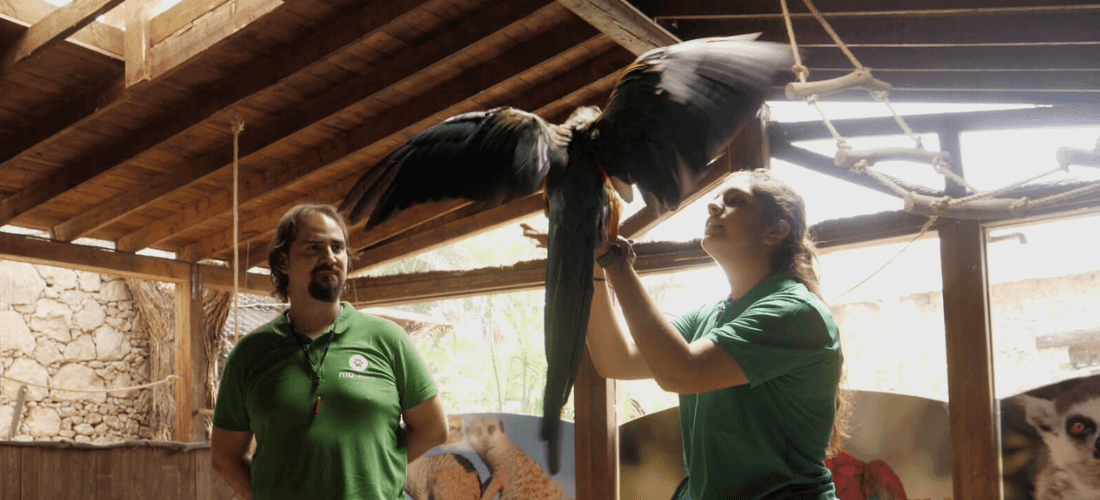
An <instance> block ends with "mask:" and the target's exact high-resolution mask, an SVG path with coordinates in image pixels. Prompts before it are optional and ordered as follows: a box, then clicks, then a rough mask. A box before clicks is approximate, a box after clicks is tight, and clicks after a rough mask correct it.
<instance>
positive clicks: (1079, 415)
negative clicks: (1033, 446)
mask: <svg viewBox="0 0 1100 500" xmlns="http://www.w3.org/2000/svg"><path fill="white" fill-rule="evenodd" d="M1010 401H1012V402H1013V403H1015V404H1018V405H1020V407H1021V408H1023V410H1024V412H1025V414H1026V419H1027V423H1028V424H1029V425H1031V426H1032V427H1034V428H1035V430H1036V432H1038V434H1039V436H1040V437H1042V439H1043V443H1044V444H1045V445H1046V446H1045V448H1046V449H1045V452H1044V455H1045V456H1044V457H1043V458H1044V460H1042V461H1041V462H1040V463H1041V464H1042V465H1041V466H1040V468H1039V470H1038V473H1037V475H1036V477H1035V496H1034V498H1035V500H1097V499H1100V383H1083V384H1077V385H1076V386H1075V387H1072V388H1071V389H1069V390H1067V391H1066V392H1063V393H1061V394H1059V395H1058V396H1056V397H1054V398H1053V399H1043V398H1038V397H1034V396H1030V395H1027V394H1021V395H1019V396H1015V397H1013V398H1010Z"/></svg>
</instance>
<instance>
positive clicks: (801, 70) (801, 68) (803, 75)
mask: <svg viewBox="0 0 1100 500" xmlns="http://www.w3.org/2000/svg"><path fill="white" fill-rule="evenodd" d="M791 71H794V76H795V77H797V78H798V79H799V81H803V82H804V81H806V79H807V78H809V77H810V68H807V67H806V66H805V65H804V64H795V65H794V66H791Z"/></svg>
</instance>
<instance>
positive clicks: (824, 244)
mask: <svg viewBox="0 0 1100 500" xmlns="http://www.w3.org/2000/svg"><path fill="white" fill-rule="evenodd" d="M927 221H928V219H927V218H926V217H921V216H918V215H912V214H908V213H905V212H885V213H878V214H871V215H861V216H858V217H852V218H850V219H838V220H831V221H825V222H821V223H818V224H815V225H814V226H813V227H811V228H810V232H811V233H812V234H813V235H814V238H815V240H816V241H817V246H818V248H822V249H825V248H833V247H837V246H842V245H852V244H861V243H867V242H871V241H875V240H878V239H884V238H895V237H901V236H909V235H915V234H918V233H920V231H921V228H922V227H923V225H924V224H925V223H926V222H927ZM634 250H635V252H637V254H638V259H637V261H636V262H635V268H636V269H637V270H638V273H639V274H642V275H647V274H660V273H666V272H675V271H681V270H690V269H698V268H701V267H708V266H713V265H714V261H713V260H712V259H711V258H710V256H709V255H707V253H706V252H705V251H703V248H702V247H701V246H700V245H699V240H692V241H686V242H639V243H635V244H634ZM545 280H546V261H545V260H535V261H525V262H519V263H516V264H514V265H511V266H504V267H490V268H481V269H471V270H462V271H431V272H425V273H410V274H399V275H391V276H362V277H357V278H349V280H348V281H349V288H351V289H353V290H355V291H356V294H357V295H358V297H355V296H345V299H346V300H350V301H352V302H353V303H354V304H355V305H356V307H370V306H393V305H398V304H409V303H415V302H426V301H432V300H444V299H456V298H462V297H471V296H478V295H485V294H491V293H508V292H518V291H524V290H535V289H538V288H541V287H542V286H544V284H545Z"/></svg>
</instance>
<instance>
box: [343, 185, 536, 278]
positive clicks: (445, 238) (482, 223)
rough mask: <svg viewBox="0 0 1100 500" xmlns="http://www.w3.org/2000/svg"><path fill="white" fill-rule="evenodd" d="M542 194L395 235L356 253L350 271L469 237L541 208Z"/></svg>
mask: <svg viewBox="0 0 1100 500" xmlns="http://www.w3.org/2000/svg"><path fill="white" fill-rule="evenodd" d="M544 206H545V202H544V201H543V199H542V194H541V193H540V194H535V195H531V196H528V197H526V198H523V199H521V200H519V201H516V202H513V203H509V204H507V205H503V206H500V207H496V208H492V209H489V210H485V211H483V212H481V213H479V214H477V215H474V216H469V217H464V218H462V219H460V220H457V221H455V222H453V223H451V224H447V225H445V226H442V227H433V228H431V229H430V230H427V231H419V232H416V233H415V234H410V235H406V236H404V237H402V238H398V239H396V240H394V241H392V242H391V243H383V244H382V245H378V246H375V247H372V248H369V249H367V250H365V251H363V252H361V253H360V255H359V260H358V262H356V263H355V265H354V266H353V269H352V272H355V273H363V272H367V271H370V270H372V269H377V268H379V267H382V266H384V265H386V264H389V263H392V262H394V261H396V260H398V259H404V258H408V257H411V256H413V255H417V254H420V253H424V252H428V251H431V250H434V249H436V248H440V247H443V246H446V245H448V244H450V243H452V242H454V241H455V240H458V239H461V238H469V237H472V236H476V235H478V234H481V233H484V232H488V231H491V230H493V229H496V228H498V227H502V226H505V225H508V224H514V223H516V222H517V221H519V220H520V219H524V218H527V217H530V216H532V215H534V214H537V213H539V212H541V211H542V210H543V208H544Z"/></svg>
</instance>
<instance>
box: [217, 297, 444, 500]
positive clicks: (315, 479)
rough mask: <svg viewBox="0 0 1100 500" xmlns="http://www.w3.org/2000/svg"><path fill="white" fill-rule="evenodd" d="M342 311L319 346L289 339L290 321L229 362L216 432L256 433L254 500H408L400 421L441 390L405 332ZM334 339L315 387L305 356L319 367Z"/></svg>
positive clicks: (251, 339)
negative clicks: (406, 498) (404, 413)
mask: <svg viewBox="0 0 1100 500" xmlns="http://www.w3.org/2000/svg"><path fill="white" fill-rule="evenodd" d="M343 305H344V311H343V313H342V314H340V316H339V318H337V320H336V323H335V324H334V325H333V326H332V327H330V329H329V330H328V331H327V332H325V333H323V334H322V335H321V336H319V337H318V338H317V339H316V340H313V341H310V339H309V337H307V336H305V335H304V334H302V333H301V332H298V331H294V332H291V329H290V327H289V325H288V322H287V318H286V312H285V311H284V313H283V314H281V315H279V317H278V318H276V319H275V320H273V321H272V322H271V323H268V324H267V325H264V326H262V327H260V328H259V329H257V330H256V331H254V332H252V333H250V334H248V335H246V336H245V337H244V338H242V339H241V340H240V342H238V343H237V346H236V347H235V348H234V349H233V352H232V353H231V354H230V355H229V360H228V361H227V362H226V365H225V371H224V373H223V374H222V380H221V385H220V387H219V389H218V401H217V406H216V408H215V410H214V425H215V426H217V427H219V428H222V429H225V430H229V431H252V432H254V433H256V442H257V448H256V453H255V455H254V456H253V458H252V492H253V498H255V499H256V500H269V499H288V500H290V499H294V500H299V499H303V498H310V499H333V500H354V499H364V500H392V499H404V493H403V491H402V488H403V487H404V484H405V471H406V467H407V466H408V455H407V453H406V448H405V443H404V440H403V439H402V438H401V436H400V435H399V433H398V429H399V419H400V417H401V413H402V412H403V411H405V410H408V409H410V408H413V407H415V406H417V405H419V404H420V403H423V402H424V401H427V400H428V399H430V398H432V397H433V396H435V394H436V388H435V385H434V383H433V382H432V379H431V376H430V374H429V373H428V371H427V369H426V368H425V366H424V364H423V362H422V361H421V360H420V357H419V356H418V355H417V353H416V351H415V350H414V348H413V346H412V344H411V343H410V342H409V339H408V337H407V336H406V334H405V332H404V330H402V329H401V327H399V326H397V325H396V324H394V323H393V322H391V321H388V320H384V319H381V318H376V317H373V316H367V315H365V314H362V313H360V312H358V311H356V310H355V309H354V308H353V307H352V306H351V304H349V303H346V302H345V303H344V304H343ZM330 339H331V346H329V347H328V354H327V355H325V356H324V361H323V363H321V364H320V365H321V366H320V373H321V380H320V383H319V385H317V386H316V387H314V384H313V376H312V372H311V371H310V368H309V364H308V362H307V361H306V358H305V353H304V352H303V347H302V346H303V344H304V345H305V346H306V349H307V350H308V352H309V356H310V357H311V358H312V360H313V366H317V364H318V363H319V362H320V361H321V358H322V355H323V354H324V352H325V349H326V345H327V344H328V343H329V341H330ZM318 396H320V398H321V403H320V408H319V411H315V410H316V409H317V406H316V404H317V398H318Z"/></svg>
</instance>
